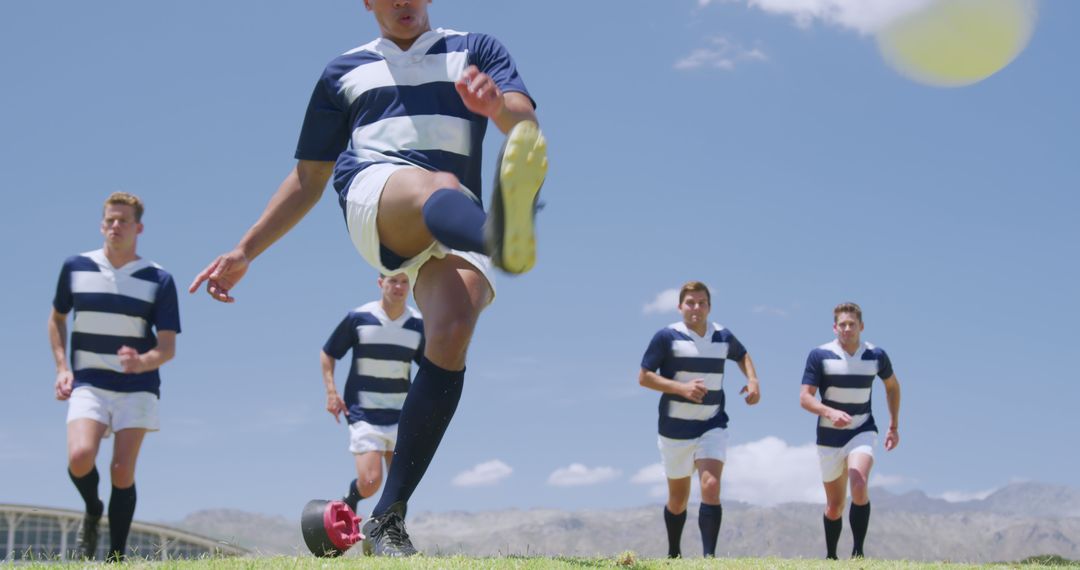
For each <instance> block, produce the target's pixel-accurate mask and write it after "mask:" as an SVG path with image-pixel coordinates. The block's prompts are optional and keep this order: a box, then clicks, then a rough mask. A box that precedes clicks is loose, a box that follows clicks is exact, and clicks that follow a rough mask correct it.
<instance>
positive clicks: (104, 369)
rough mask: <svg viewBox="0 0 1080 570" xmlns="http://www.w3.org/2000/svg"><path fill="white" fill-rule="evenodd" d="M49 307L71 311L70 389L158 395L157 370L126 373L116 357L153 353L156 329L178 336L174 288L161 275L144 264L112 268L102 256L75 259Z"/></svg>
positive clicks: (68, 262)
mask: <svg viewBox="0 0 1080 570" xmlns="http://www.w3.org/2000/svg"><path fill="white" fill-rule="evenodd" d="M53 306H54V308H55V309H56V310H58V311H59V312H61V313H67V312H70V311H74V316H73V319H72V325H71V366H72V370H73V372H74V386H94V387H97V388H102V389H105V390H113V391H120V392H151V393H154V394H157V395H160V385H161V378H160V375H159V373H158V371H157V370H151V371H148V372H142V373H138V374H129V373H125V372H123V369H122V368H121V367H120V357H119V356H118V355H117V353H118V351H119V350H120V349H121V348H122V347H124V346H128V347H131V348H133V349H135V350H136V351H137V352H139V353H140V354H142V353H145V352H147V351H149V350H151V349H153V348H154V347H155V346H157V337H156V335H155V329H157V330H171V331H174V332H179V331H180V317H179V310H178V306H177V299H176V287H175V284H174V283H173V281H172V276H171V275H169V274H168V273H167V272H166V271H165V270H164V269H162V268H161V267H160V266H159V265H157V264H155V263H153V262H151V261H148V260H145V259H137V260H134V261H132V262H130V263H127V264H125V265H124V266H122V267H113V266H112V264H111V263H110V262H109V260H108V258H107V257H106V256H105V252H104V251H103V250H96V251H91V252H87V253H83V254H80V255H77V256H73V257H71V258H69V259H68V260H66V261H65V262H64V266H63V268H62V269H61V277H60V280H59V282H58V284H57V291H56V297H55V299H54V301H53Z"/></svg>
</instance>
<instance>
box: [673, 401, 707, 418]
mask: <svg viewBox="0 0 1080 570" xmlns="http://www.w3.org/2000/svg"><path fill="white" fill-rule="evenodd" d="M719 411H720V406H705V405H702V404H694V403H689V402H675V401H671V402H668V409H667V415H668V417H671V418H675V419H677V420H695V421H705V420H707V419H709V418H711V417H713V416H715V415H716V414H717V412H719Z"/></svg>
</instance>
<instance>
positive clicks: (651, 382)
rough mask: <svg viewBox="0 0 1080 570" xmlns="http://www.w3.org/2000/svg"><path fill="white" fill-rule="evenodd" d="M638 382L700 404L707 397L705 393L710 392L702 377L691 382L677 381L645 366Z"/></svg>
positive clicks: (651, 388)
mask: <svg viewBox="0 0 1080 570" xmlns="http://www.w3.org/2000/svg"><path fill="white" fill-rule="evenodd" d="M638 384H641V385H642V386H644V387H646V388H649V389H650V390H656V391H657V392H663V393H665V394H674V395H676V396H682V397H683V398H686V399H687V400H690V401H691V402H695V403H698V404H700V403H701V402H702V401H703V400H704V399H705V394H707V393H708V392H709V390H708V389H707V388H706V387H705V381H704V380H702V379H700V378H696V379H694V380H692V381H690V382H676V381H675V380H669V379H667V378H664V377H663V376H661V375H659V374H657V373H655V372H653V371H652V370H646V369H644V368H642V369H641V373H639V374H638Z"/></svg>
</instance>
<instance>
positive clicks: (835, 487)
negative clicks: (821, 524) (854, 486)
mask: <svg viewBox="0 0 1080 570" xmlns="http://www.w3.org/2000/svg"><path fill="white" fill-rule="evenodd" d="M847 482H848V478H847V470H846V469H845V470H844V471H843V472H842V474H841V475H840V476H839V477H837V478H835V479H833V480H832V481H825V483H824V485H825V503H826V506H827V508H828V509H829V510H831V511H837V512H839V509H842V508H843V507H844V502H845V501H847Z"/></svg>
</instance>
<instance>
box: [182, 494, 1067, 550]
mask: <svg viewBox="0 0 1080 570" xmlns="http://www.w3.org/2000/svg"><path fill="white" fill-rule="evenodd" d="M363 507H364V505H362V506H361V509H360V510H361V514H366V513H364V512H363V510H364V509H363ZM368 507H369V508H370V505H368ZM871 508H872V517H871V521H870V531H869V536H868V538H867V544H866V551H867V555H868V556H869V557H871V558H881V559H904V560H923V561H950V562H971V563H982V562H999V561H1013V560H1021V559H1023V558H1027V557H1029V556H1036V555H1058V556H1062V557H1064V558H1067V559H1072V560H1077V559H1080V491H1078V490H1076V489H1073V488H1071V487H1065V486H1059V485H1046V484H1040V483H1014V484H1011V485H1008V486H1006V487H1003V488H1001V489H999V490H997V491H996V492H994V493H992V494H990V495H989V496H987V497H986V498H984V499H981V500H970V501H962V502H949V501H945V500H942V499H938V498H934V497H930V496H928V495H926V494H925V493H923V492H921V491H910V492H907V493H903V494H894V493H890V492H889V491H887V490H884V489H880V488H875V489H874V490H873V491H872V493H871ZM662 509H663V506H662V504H660V503H657V504H655V505H650V506H643V507H637V508H630V509H619V510H583V511H561V510H550V509H530V510H518V509H507V510H498V511H484V512H462V511H451V512H439V513H416V514H412V513H410V515H409V518H408V520H407V525H408V529H409V533H410V535H411V536H412V537H413V542H414V543H415V544H416V546H417V548H419V549H420V550H421V551H423V552H425V553H427V554H430V555H439V554H444V555H452V554H466V555H471V556H506V555H543V556H560V555H561V556H614V555H617V554H619V553H621V552H624V551H628V550H629V551H634V552H636V553H637V554H638V555H639V556H641V557H646V558H651V557H661V556H664V555H666V553H667V539H666V535H665V530H664V523H663V515H662ZM822 510H823V506H822V505H818V504H810V503H785V504H781V505H776V506H772V507H762V506H756V505H749V504H745V503H739V502H736V501H725V502H724V518H723V526H722V527H721V531H720V540H719V546H718V547H717V555H718V556H721V557H746V556H754V557H758V556H775V557H780V558H821V557H822V556H823V555H824V546H823V538H822V536H823V530H822ZM845 514H846V513H845ZM298 517H299V513H298ZM696 521H697V509H696V505H693V504H692V505H691V506H690V509H689V513H688V518H687V524H686V528H685V531H684V533H683V540H682V549H683V555H684V556H686V557H695V556H700V555H701V538H700V534H699V532H698V528H697V524H696ZM166 524H170V525H171V526H176V527H179V528H183V529H186V530H189V531H192V532H196V533H199V534H202V535H204V536H210V537H215V538H218V539H219V540H222V541H225V542H229V543H232V544H236V545H238V546H242V547H245V548H248V549H250V550H252V551H253V552H255V553H257V554H260V555H276V554H300V553H306V551H307V550H306V548H305V547H304V546H303V541H302V539H301V536H300V529H299V518H297V520H289V519H287V518H285V517H281V516H276V517H272V516H265V515H259V514H254V513H247V512H242V511H235V510H224V509H215V510H204V511H198V512H195V513H192V514H191V515H189V516H187V517H185V518H184V519H183V520H182V521H179V522H171V523H166ZM850 549H851V533H850V530H849V529H848V528H846V521H845V530H844V534H843V535H842V538H841V541H840V552H850ZM359 550H360V549H359V548H358V547H357V548H354V549H352V551H350V552H349V555H356V554H358V553H359Z"/></svg>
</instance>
